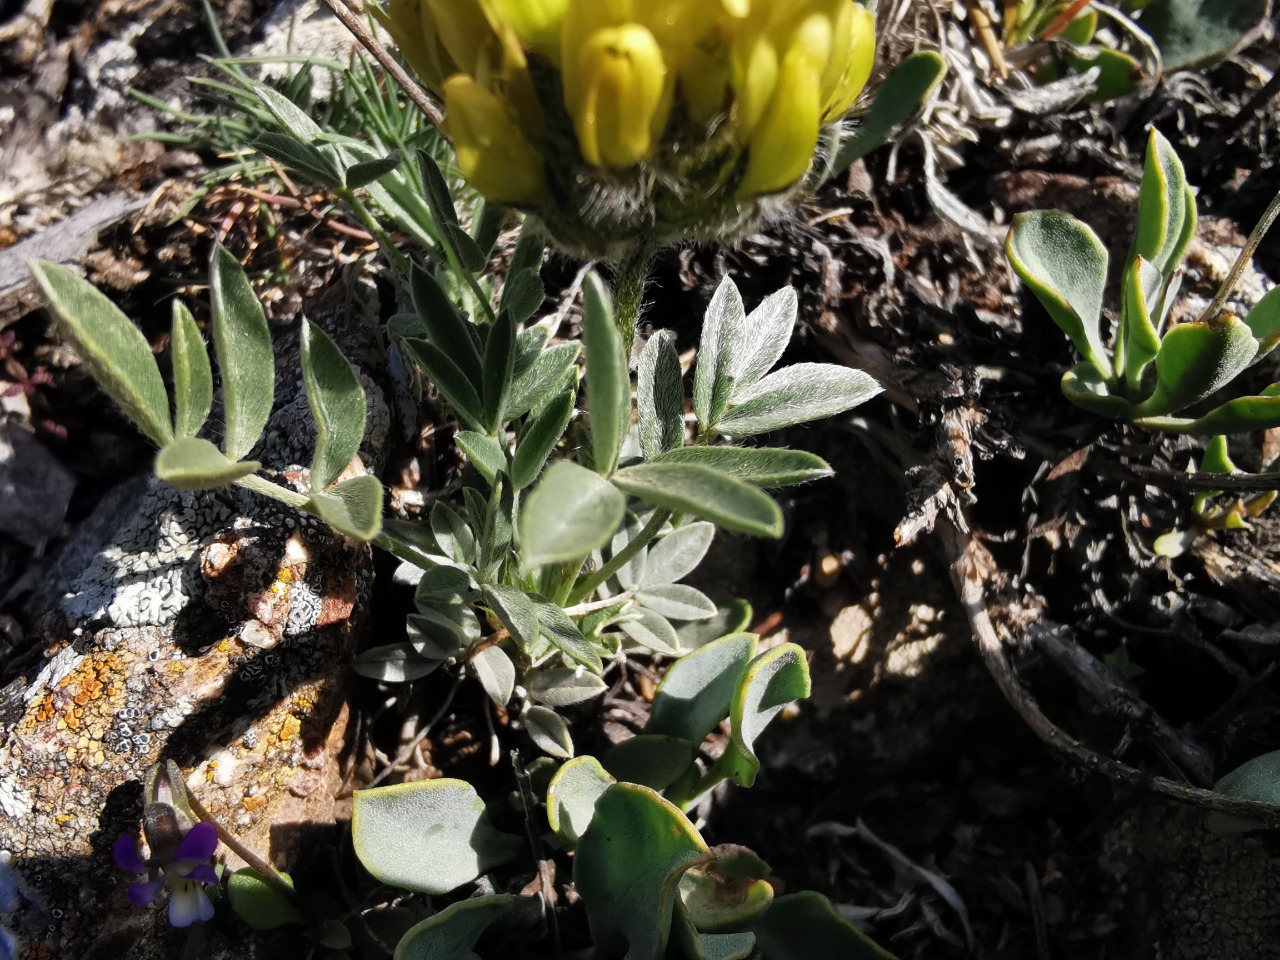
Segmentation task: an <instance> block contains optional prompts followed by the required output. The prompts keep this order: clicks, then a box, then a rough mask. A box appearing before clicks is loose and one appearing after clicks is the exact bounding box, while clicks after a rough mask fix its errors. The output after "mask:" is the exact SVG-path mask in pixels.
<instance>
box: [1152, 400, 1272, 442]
mask: <svg viewBox="0 0 1280 960" xmlns="http://www.w3.org/2000/svg"><path fill="white" fill-rule="evenodd" d="M1138 422H1139V423H1142V421H1141V420H1139V421H1138ZM1273 427H1280V396H1256V397H1237V398H1236V399H1235V400H1228V401H1227V402H1226V403H1224V404H1222V405H1221V406H1217V407H1214V408H1213V409H1212V410H1210V411H1209V412H1208V413H1206V414H1205V415H1204V416H1203V417H1200V418H1199V419H1197V420H1187V421H1182V422H1180V423H1179V425H1178V428H1177V429H1174V430H1170V427H1169V426H1167V425H1165V424H1163V423H1161V424H1159V425H1158V428H1159V429H1162V430H1169V431H1170V432H1173V433H1191V434H1196V435H1198V436H1206V435H1209V434H1217V433H1249V432H1251V431H1253V430H1270V429H1272V428H1273Z"/></svg>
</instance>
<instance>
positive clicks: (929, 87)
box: [831, 50, 947, 174]
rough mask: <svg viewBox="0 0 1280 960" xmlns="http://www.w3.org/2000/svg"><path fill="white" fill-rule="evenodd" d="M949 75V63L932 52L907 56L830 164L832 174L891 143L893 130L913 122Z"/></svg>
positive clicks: (895, 68) (885, 79) (880, 90)
mask: <svg viewBox="0 0 1280 960" xmlns="http://www.w3.org/2000/svg"><path fill="white" fill-rule="evenodd" d="M946 75H947V62H946V60H944V59H943V58H942V55H941V54H938V53H936V52H934V51H932V50H924V51H920V52H918V53H913V54H911V55H910V56H909V57H905V58H904V59H903V60H902V61H901V62H900V63H899V64H898V65H897V66H896V67H894V68H893V70H892V72H890V74H889V75H888V76H887V77H885V78H884V80H883V81H881V83H880V85H879V86H878V87H877V88H876V92H875V98H874V99H873V100H872V101H871V109H870V110H869V111H868V113H867V115H866V116H865V117H863V118H862V122H861V124H860V125H859V126H858V129H857V130H856V131H855V132H854V133H853V135H852V136H850V137H849V138H848V139H847V140H845V141H844V143H842V144H840V149H839V151H838V152H837V154H836V159H835V161H834V162H833V163H832V164H831V171H832V173H833V174H839V173H843V172H844V171H845V170H848V169H849V167H850V166H851V165H852V164H853V162H854V161H855V160H861V159H862V158H863V157H865V156H866V155H867V154H869V153H870V152H871V151H873V150H875V149H877V148H878V147H881V146H883V145H884V144H885V143H887V142H888V140H889V136H890V135H891V134H892V133H893V132H894V130H895V129H896V128H898V127H900V126H901V125H902V124H904V123H906V122H907V121H908V120H910V119H911V116H912V115H913V114H914V113H915V112H916V111H917V110H919V109H920V108H921V106H922V105H923V104H924V102H925V101H926V100H928V99H929V98H930V97H931V96H932V95H933V92H934V91H935V90H936V89H938V85H939V84H941V83H942V80H943V78H944V77H946Z"/></svg>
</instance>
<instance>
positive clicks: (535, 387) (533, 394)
mask: <svg viewBox="0 0 1280 960" xmlns="http://www.w3.org/2000/svg"><path fill="white" fill-rule="evenodd" d="M537 329H541V328H537ZM525 333H528V331H525ZM581 349H582V348H581V347H580V346H579V345H578V344H576V343H561V344H557V345H556V346H554V347H551V348H549V349H548V350H546V351H544V352H542V353H540V354H539V355H538V356H537V357H536V358H535V359H534V360H532V361H531V362H530V363H529V365H528V367H527V368H526V369H525V370H524V371H522V372H520V373H517V374H516V376H515V381H514V382H513V383H512V384H511V396H510V397H509V398H508V399H507V410H506V418H507V419H508V420H512V419H515V418H516V417H518V416H521V415H522V414H525V413H528V412H529V411H530V410H532V409H533V408H534V407H537V406H541V405H542V404H543V403H545V402H546V401H547V399H548V398H550V397H551V396H553V395H554V394H556V393H558V392H560V391H561V390H564V389H566V386H567V388H568V389H569V390H570V391H571V392H574V393H576V392H577V381H576V380H575V379H574V378H573V374H572V373H571V372H570V371H571V370H572V368H573V365H574V364H575V363H577V362H578V354H579V352H580V351H581Z"/></svg>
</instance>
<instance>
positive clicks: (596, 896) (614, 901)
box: [573, 783, 708, 960]
mask: <svg viewBox="0 0 1280 960" xmlns="http://www.w3.org/2000/svg"><path fill="white" fill-rule="evenodd" d="M707 853H708V851H707V845H706V844H705V843H704V842H703V841H702V838H701V837H700V836H698V832H697V831H696V830H695V829H694V827H693V824H691V823H690V822H689V820H688V818H687V817H685V815H684V814H683V813H681V812H680V811H679V810H678V809H677V808H676V807H675V806H674V805H672V804H670V803H668V802H667V801H665V800H663V799H662V797H660V796H658V794H656V793H654V792H653V791H652V790H650V789H649V788H647V787H642V786H638V785H636V784H631V783H615V784H613V785H612V786H610V787H609V788H608V789H606V790H605V792H604V794H603V795H601V797H600V799H599V800H597V801H596V807H595V816H594V817H593V818H592V820H591V826H590V827H589V828H588V829H587V832H586V833H585V834H584V835H583V837H582V840H581V842H580V843H579V844H578V850H577V853H576V854H575V856H574V865H573V880H574V885H575V886H576V887H577V889H578V892H579V893H581V894H582V899H583V901H584V902H585V903H586V906H587V920H588V923H589V924H590V927H591V934H592V938H593V940H594V941H595V945H596V948H597V949H599V950H601V951H604V952H612V951H617V952H619V953H620V952H622V950H623V948H624V946H625V952H626V955H627V957H628V958H629V960H660V958H661V957H662V956H663V955H664V953H665V951H666V946H667V940H668V938H669V937H670V933H671V921H672V912H673V910H674V909H675V904H676V900H677V899H678V896H679V883H680V877H681V876H682V875H683V873H684V871H685V870H686V869H688V868H689V867H691V866H692V865H693V864H695V863H699V862H701V861H702V860H704V859H705V858H706V857H707Z"/></svg>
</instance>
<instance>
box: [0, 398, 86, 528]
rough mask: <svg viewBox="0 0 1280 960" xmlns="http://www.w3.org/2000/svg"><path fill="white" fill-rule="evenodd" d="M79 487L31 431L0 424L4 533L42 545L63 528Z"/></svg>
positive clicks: (0, 516) (0, 519) (0, 522)
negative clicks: (75, 491) (73, 494)
mask: <svg viewBox="0 0 1280 960" xmlns="http://www.w3.org/2000/svg"><path fill="white" fill-rule="evenodd" d="M75 485H76V483H75V478H74V477H73V476H72V475H71V471H69V470H68V469H67V468H66V467H64V466H63V465H62V463H61V462H60V461H59V460H58V458H57V457H55V456H54V455H53V454H51V453H50V452H49V451H48V450H46V449H45V448H44V446H43V445H42V444H41V443H40V442H39V441H38V440H36V438H35V436H34V435H33V434H32V433H31V431H29V430H26V429H24V428H22V427H20V426H18V425H16V424H12V423H0V533H2V534H7V535H9V536H11V537H13V538H14V539H16V540H20V541H22V542H23V543H25V544H26V545H27V546H29V547H38V546H40V545H41V544H43V543H44V542H45V541H46V540H48V539H50V538H51V537H52V536H53V535H54V534H56V533H57V532H58V528H59V527H61V526H62V518H63V517H65V516H66V514H67V504H68V503H69V502H70V500H71V491H72V490H74V489H75Z"/></svg>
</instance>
